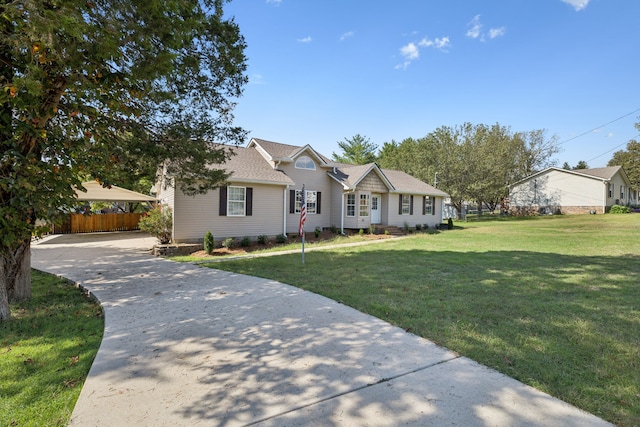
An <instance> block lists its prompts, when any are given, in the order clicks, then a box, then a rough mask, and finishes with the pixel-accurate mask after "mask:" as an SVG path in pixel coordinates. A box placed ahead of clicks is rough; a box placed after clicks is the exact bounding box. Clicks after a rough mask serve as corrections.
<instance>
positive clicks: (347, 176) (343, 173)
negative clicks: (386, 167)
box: [328, 163, 393, 190]
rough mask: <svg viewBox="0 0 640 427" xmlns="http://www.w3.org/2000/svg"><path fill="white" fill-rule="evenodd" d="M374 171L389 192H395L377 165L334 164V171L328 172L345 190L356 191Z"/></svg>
mask: <svg viewBox="0 0 640 427" xmlns="http://www.w3.org/2000/svg"><path fill="white" fill-rule="evenodd" d="M372 171H373V172H374V173H375V174H377V175H378V177H379V178H380V179H381V180H382V182H383V183H384V185H386V187H387V188H388V189H389V190H393V185H392V184H391V183H390V182H389V180H388V179H387V177H386V176H385V175H384V173H382V170H381V169H380V168H379V167H378V165H377V164H375V163H368V164H366V165H347V164H340V165H338V164H337V163H336V164H334V167H333V170H332V171H330V172H328V175H329V176H330V177H331V178H333V179H334V180H336V181H338V182H339V183H340V184H342V186H343V187H344V188H345V189H347V190H354V189H355V188H356V187H357V186H358V184H359V183H360V182H361V181H362V180H363V179H364V178H366V177H367V176H368V175H369V173H371V172H372Z"/></svg>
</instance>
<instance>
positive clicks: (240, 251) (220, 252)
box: [191, 231, 393, 258]
mask: <svg viewBox="0 0 640 427" xmlns="http://www.w3.org/2000/svg"><path fill="white" fill-rule="evenodd" d="M351 235H357V234H354V233H352V234H351ZM365 236H366V237H367V238H369V239H371V240H379V239H388V238H390V237H393V236H389V235H385V234H365ZM334 237H336V235H335V233H332V232H331V231H323V232H321V233H320V235H319V236H318V237H316V236H315V233H313V232H310V233H307V234H306V235H305V240H304V241H305V244H306V243H315V242H321V241H326V240H331V239H333V238H334ZM301 241H302V238H301V237H300V236H298V235H295V236H289V238H288V239H287V242H286V243H276V242H275V241H273V240H271V241H268V242H267V243H265V244H264V245H261V244H260V243H258V242H251V244H250V245H249V246H245V247H240V246H236V247H234V248H231V249H229V248H223V247H216V249H214V250H213V253H212V254H211V255H207V253H206V252H205V251H203V250H202V251H197V252H193V253H192V254H191V256H194V257H201V258H208V257H211V256H213V257H215V256H224V255H244V254H247V253H250V252H253V251H259V250H262V249H270V248H275V247H278V246H285V245H286V244H289V243H294V242H298V243H300V242H301ZM237 244H238V242H236V245H237Z"/></svg>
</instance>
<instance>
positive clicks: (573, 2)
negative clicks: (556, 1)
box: [562, 0, 591, 12]
mask: <svg viewBox="0 0 640 427" xmlns="http://www.w3.org/2000/svg"><path fill="white" fill-rule="evenodd" d="M562 1H563V2H565V3H566V4H568V5H570V6H572V7H573V8H574V9H575V10H576V12H579V11H581V10H582V9H584V8H586V7H587V5H588V4H589V2H590V1H591V0H562Z"/></svg>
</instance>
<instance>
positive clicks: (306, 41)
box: [298, 36, 313, 43]
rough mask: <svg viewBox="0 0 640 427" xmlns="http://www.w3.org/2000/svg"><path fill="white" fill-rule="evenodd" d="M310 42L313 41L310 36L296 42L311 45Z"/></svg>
mask: <svg viewBox="0 0 640 427" xmlns="http://www.w3.org/2000/svg"><path fill="white" fill-rule="evenodd" d="M312 40H313V39H312V38H311V36H307V37H305V38H303V39H298V41H299V42H300V43H311V41H312Z"/></svg>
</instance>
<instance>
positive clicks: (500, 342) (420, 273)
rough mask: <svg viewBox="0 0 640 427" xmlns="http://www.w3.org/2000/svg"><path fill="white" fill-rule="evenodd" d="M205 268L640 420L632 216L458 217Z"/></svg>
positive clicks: (609, 415)
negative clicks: (350, 243)
mask: <svg viewBox="0 0 640 427" xmlns="http://www.w3.org/2000/svg"><path fill="white" fill-rule="evenodd" d="M456 226H457V229H456V230H451V231H444V232H441V233H437V234H416V235H413V236H411V237H408V238H404V239H393V240H390V241H388V242H385V243H381V244H377V245H367V246H358V247H343V248H338V249H327V250H322V251H318V252H310V253H308V254H306V256H305V264H304V265H302V264H301V257H300V254H299V253H298V254H291V255H280V256H273V257H266V258H255V259H237V260H229V261H224V262H219V263H215V264H211V265H210V266H211V267H212V268H218V269H223V270H228V271H234V272H239V273H245V274H250V275H254V276H259V277H264V278H269V279H273V280H277V281H280V282H283V283H288V284H291V285H294V286H297V287H300V288H303V289H307V290H309V291H312V292H316V293H318V294H322V295H325V296H327V297H329V298H332V299H334V300H336V301H338V302H341V303H344V304H347V305H349V306H352V307H354V308H356V309H358V310H360V311H363V312H365V313H369V314H371V315H374V316H376V317H378V318H380V319H384V320H386V321H388V322H390V323H392V324H394V325H397V326H399V327H401V328H403V329H405V330H407V331H410V332H412V333H414V334H417V335H420V336H422V337H425V338H428V339H430V340H432V341H434V342H436V343H438V344H440V345H443V346H445V347H447V348H449V349H451V350H454V351H456V352H458V353H460V354H462V355H464V356H467V357H469V358H471V359H473V360H476V361H478V362H480V363H482V364H485V365H487V366H490V367H492V368H495V369H496V370H498V371H500V372H503V373H505V374H507V375H509V376H511V377H513V378H516V379H518V380H520V381H522V382H524V383H526V384H529V385H531V386H533V387H536V388H537V389H540V390H542V391H544V392H547V393H549V394H551V395H553V396H555V397H558V398H560V399H562V400H565V401H567V402H569V403H571V404H573V405H576V406H578V407H580V408H582V409H584V410H586V411H588V412H591V413H593V414H595V415H597V416H600V417H602V418H604V419H606V420H608V421H610V422H613V423H616V424H618V425H620V426H640V255H639V254H640V215H637V214H627V215H595V216H593V215H591V216H590V215H581V216H554V217H544V218H535V219H522V220H509V221H491V222H474V223H463V222H457V223H456Z"/></svg>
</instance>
